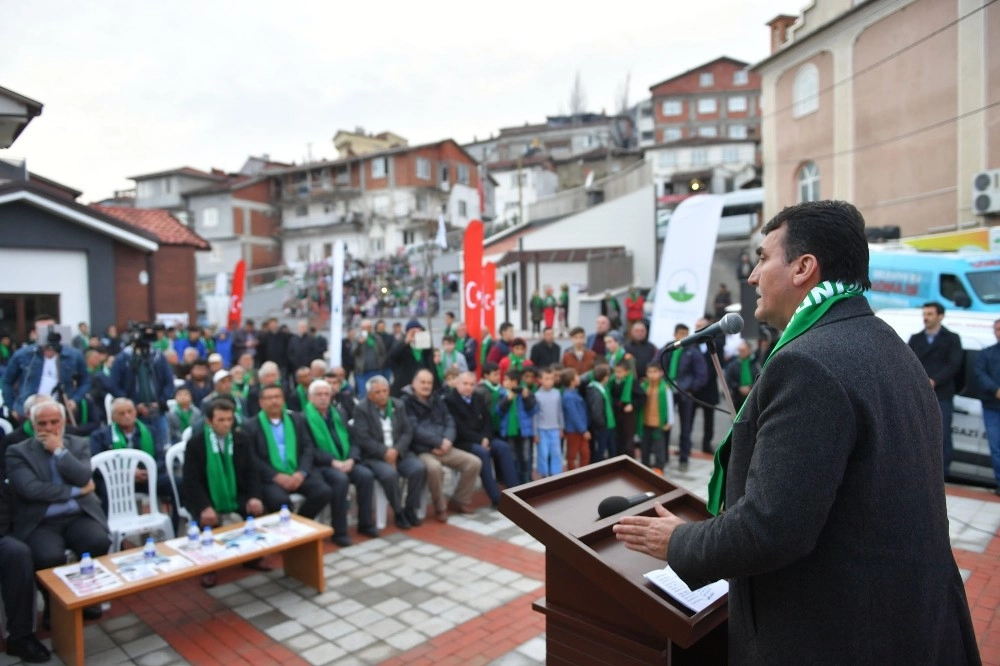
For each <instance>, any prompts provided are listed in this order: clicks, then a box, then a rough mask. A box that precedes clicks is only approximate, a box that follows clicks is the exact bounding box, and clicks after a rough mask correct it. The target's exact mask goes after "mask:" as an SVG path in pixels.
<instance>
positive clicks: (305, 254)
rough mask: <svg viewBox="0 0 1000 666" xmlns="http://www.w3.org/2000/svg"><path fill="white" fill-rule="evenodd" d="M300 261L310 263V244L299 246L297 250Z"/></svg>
mask: <svg viewBox="0 0 1000 666" xmlns="http://www.w3.org/2000/svg"><path fill="white" fill-rule="evenodd" d="M295 249H296V252H297V253H298V254H297V256H298V258H299V261H309V244H308V243H306V244H304V245H299V246H298V247H296V248H295Z"/></svg>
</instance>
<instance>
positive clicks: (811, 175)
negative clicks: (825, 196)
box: [798, 162, 819, 203]
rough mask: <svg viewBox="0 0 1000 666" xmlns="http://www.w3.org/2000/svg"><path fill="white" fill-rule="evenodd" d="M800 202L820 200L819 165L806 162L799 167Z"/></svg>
mask: <svg viewBox="0 0 1000 666" xmlns="http://www.w3.org/2000/svg"><path fill="white" fill-rule="evenodd" d="M798 180H799V203H805V202H806V201H819V167H818V166H816V163H815V162H806V163H805V164H803V165H802V166H801V167H800V168H799V178H798Z"/></svg>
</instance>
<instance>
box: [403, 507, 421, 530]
mask: <svg viewBox="0 0 1000 666" xmlns="http://www.w3.org/2000/svg"><path fill="white" fill-rule="evenodd" d="M403 516H405V517H406V522H408V523H409V524H410V525H411V526H412V527H420V526H421V525H423V524H424V521H422V520H420V516H418V515H417V512H416V511H414V510H413V509H403Z"/></svg>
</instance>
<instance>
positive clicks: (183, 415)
mask: <svg viewBox="0 0 1000 666" xmlns="http://www.w3.org/2000/svg"><path fill="white" fill-rule="evenodd" d="M171 411H172V412H173V413H174V414H176V415H177V420H179V421H180V422H181V430H182V431H184V430H187V428H188V426H190V425H191V413H192V410H191V409H181V408H180V407H174V408H173V409H172V410H171Z"/></svg>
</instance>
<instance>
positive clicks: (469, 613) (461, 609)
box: [441, 605, 479, 624]
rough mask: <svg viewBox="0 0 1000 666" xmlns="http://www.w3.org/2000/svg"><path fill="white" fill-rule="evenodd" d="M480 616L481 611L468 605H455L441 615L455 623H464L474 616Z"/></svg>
mask: <svg viewBox="0 0 1000 666" xmlns="http://www.w3.org/2000/svg"><path fill="white" fill-rule="evenodd" d="M477 616H479V612H478V611H476V610H473V609H471V608H469V607H468V606H461V605H459V606H454V607H453V608H449V609H448V610H446V611H445V612H443V613H441V617H442V618H443V619H445V620H448V621H450V622H454V623H455V624H462V623H463V622H468V621H469V620H471V619H472V618H474V617H477Z"/></svg>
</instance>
